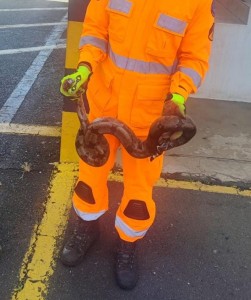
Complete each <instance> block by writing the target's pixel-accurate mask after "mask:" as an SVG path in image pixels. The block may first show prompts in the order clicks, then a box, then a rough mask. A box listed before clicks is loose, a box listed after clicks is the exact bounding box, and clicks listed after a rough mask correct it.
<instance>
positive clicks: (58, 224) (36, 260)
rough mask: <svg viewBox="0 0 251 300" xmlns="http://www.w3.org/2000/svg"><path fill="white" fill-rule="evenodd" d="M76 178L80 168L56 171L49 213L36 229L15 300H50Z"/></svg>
mask: <svg viewBox="0 0 251 300" xmlns="http://www.w3.org/2000/svg"><path fill="white" fill-rule="evenodd" d="M76 176H77V170H76V164H59V165H57V167H56V168H55V170H54V172H53V174H52V178H51V186H50V188H49V193H48V197H47V200H46V202H45V213H44V215H43V218H42V221H41V223H40V224H38V225H36V226H35V227H34V233H33V236H32V238H31V241H30V246H29V250H28V252H27V253H26V255H25V258H24V260H23V263H22V266H21V270H20V275H19V284H18V287H17V288H16V289H15V291H14V292H13V294H12V300H14V299H15V300H42V299H45V298H46V294H47V289H48V281H49V278H50V276H51V275H52V274H53V272H54V266H55V257H56V256H57V254H58V249H57V247H56V244H57V240H58V238H59V237H60V236H62V234H63V232H64V229H65V224H66V223H67V218H68V215H69V209H70V206H71V193H72V188H73V186H74V182H75V178H76Z"/></svg>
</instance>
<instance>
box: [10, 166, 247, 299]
mask: <svg viewBox="0 0 251 300" xmlns="http://www.w3.org/2000/svg"><path fill="white" fill-rule="evenodd" d="M77 175H78V165H77V164H75V163H61V164H58V165H56V166H55V170H54V172H53V174H52V178H51V184H50V187H49V190H48V196H47V199H45V213H44V215H43V218H42V221H41V223H40V224H36V225H35V227H34V230H33V234H32V238H31V241H30V245H29V249H28V251H27V253H26V255H25V257H24V260H23V262H22V266H21V270H20V274H19V281H18V284H17V288H16V289H15V290H14V291H13V294H12V300H27V299H32V300H41V299H46V294H47V292H48V284H49V280H50V277H51V276H52V275H53V273H54V269H55V265H56V257H57V256H58V253H59V249H57V241H58V240H59V239H60V238H62V235H63V233H64V230H65V228H66V224H67V219H68V214H69V210H70V207H71V194H72V191H73V186H74V183H75V181H76V177H77ZM109 180H110V181H118V182H122V181H123V177H122V175H121V173H112V174H111V175H110V177H109ZM157 186H159V187H169V188H174V189H188V190H198V191H202V192H212V193H224V194H234V195H242V196H246V197H251V190H243V191H240V190H238V189H237V188H234V187H222V186H213V185H205V184H202V183H198V182H185V181H176V180H164V179H160V180H159V181H158V183H157Z"/></svg>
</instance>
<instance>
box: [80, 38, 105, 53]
mask: <svg viewBox="0 0 251 300" xmlns="http://www.w3.org/2000/svg"><path fill="white" fill-rule="evenodd" d="M84 45H92V46H95V47H97V48H99V49H100V50H102V51H103V52H104V53H107V45H108V43H107V41H106V40H103V39H100V38H97V37H94V36H83V37H81V39H80V42H79V48H81V47H83V46H84Z"/></svg>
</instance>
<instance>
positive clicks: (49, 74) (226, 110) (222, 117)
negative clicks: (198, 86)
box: [0, 0, 251, 300]
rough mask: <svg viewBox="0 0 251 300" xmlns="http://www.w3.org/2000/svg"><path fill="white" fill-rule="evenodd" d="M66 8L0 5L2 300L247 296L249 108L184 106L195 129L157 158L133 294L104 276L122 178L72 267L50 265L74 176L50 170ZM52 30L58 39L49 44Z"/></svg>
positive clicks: (213, 103) (61, 167)
mask: <svg viewBox="0 0 251 300" xmlns="http://www.w3.org/2000/svg"><path fill="white" fill-rule="evenodd" d="M34 8H37V10H34ZM48 8H53V10H52V9H51V10H49V11H48V10H47V9H48ZM18 9H19V10H18ZM20 9H25V11H24V10H20ZM66 9H67V3H66V2H65V1H64V2H62V1H42V0H35V1H31V0H29V1H27V0H26V1H22V2H20V1H17V0H16V1H7V0H2V1H0V25H1V26H5V27H0V67H1V72H0V80H1V88H0V119H1V120H2V121H1V122H0V138H1V143H0V220H1V222H0V245H1V248H2V250H0V287H1V288H0V299H1V300H10V299H17V300H19V299H20V300H21V299H26V300H36V299H48V300H72V299H74V300H82V299H90V300H92V299H107V300H109V299H139V300H141V299H149V300H150V299H161V300H162V299H167V300H169V299H170V300H174V299H175V300H176V299H177V300H187V299H189V300H190V299H191V300H197V299H198V300H201V299H203V300H204V299H205V300H215V299H220V300H222V299H223V300H225V299H226V300H229V299H234V300H248V299H251V280H250V278H251V256H250V253H251V233H250V228H251V221H250V220H251V150H250V149H251V147H250V146H251V144H250V140H251V139H250V135H251V133H250V125H251V123H250V122H251V121H250V111H251V104H250V103H240V102H238V103H237V102H228V101H218V100H214V99H212V100H210V99H196V98H191V99H190V100H189V102H188V107H187V112H188V114H189V115H190V116H191V117H192V118H193V120H194V121H195V123H196V125H197V127H198V133H197V135H196V137H195V138H194V139H193V140H192V141H191V142H190V143H188V144H187V145H185V146H184V147H180V148H176V149H174V150H172V151H170V152H169V153H167V155H166V157H165V165H164V168H163V174H162V178H161V180H160V181H159V182H158V183H157V185H156V187H155V188H154V199H155V200H156V204H157V216H156V221H155V223H154V225H153V227H152V228H151V229H150V230H149V232H148V234H147V235H146V237H145V238H144V239H143V240H142V241H140V243H139V247H138V257H139V269H140V280H139V283H138V285H137V287H136V288H135V289H134V290H133V291H123V290H120V289H119V288H118V287H117V286H116V283H115V280H114V274H113V258H114V249H115V245H116V238H117V235H116V232H115V230H114V216H115V212H116V208H117V207H118V204H119V202H120V199H121V195H122V192H123V184H122V175H121V174H117V173H115V174H114V176H111V177H110V181H109V192H110V194H109V195H110V210H109V211H108V212H107V213H106V214H105V215H104V216H103V217H102V219H101V225H102V226H101V236H100V239H99V241H98V242H97V244H95V245H94V247H93V248H92V251H90V252H89V253H88V255H87V256H86V258H85V260H84V261H83V262H82V264H81V265H79V266H78V267H76V268H66V267H64V266H63V265H62V264H61V263H60V261H59V258H58V256H59V252H60V249H61V247H62V244H63V240H64V238H65V237H67V235H68V230H67V224H68V222H67V219H68V217H69V215H70V206H71V202H70V201H71V192H72V189H73V186H74V181H75V179H76V176H77V168H78V167H77V165H76V164H75V163H72V164H63V163H59V154H60V135H58V134H55V132H57V130H59V131H60V127H61V113H62V107H63V103H62V102H63V99H62V97H61V95H60V93H59V91H58V87H59V82H60V78H61V77H62V76H63V74H64V57H65V48H64V47H62V46H60V47H58V48H57V45H63V44H64V45H65V42H66V41H65V39H66V31H65V28H64V26H66V24H65V22H64V15H65V14H66V13H67V10H66ZM38 23H41V24H45V23H46V24H47V25H43V26H39V24H38ZM48 23H57V24H54V25H53V24H51V25H48ZM58 23H59V24H58ZM20 24H29V25H32V27H25V26H20ZM13 25H18V27H15V28H13V27H11V26H13ZM56 26H59V27H57V30H58V32H62V34H60V36H57V37H56V38H55V37H54V39H55V40H51V39H50V37H51V36H52V32H55V30H54V29H55V27H56ZM53 30H54V31H53ZM60 30H61V31H60ZM48 41H49V42H50V45H49V47H51V49H50V50H48V49H47V50H45V49H44V48H43V47H44V46H45V45H46V43H48ZM47 45H48V44H47ZM53 47H54V48H53ZM4 51H5V52H4ZM6 51H7V52H6ZM43 51H51V52H43ZM34 61H36V62H37V63H36V68H35V67H34ZM39 68H40V69H39ZM31 70H32V71H31ZM31 74H33V75H34V78H32V76H30V75H31ZM20 82H21V83H22V82H25V87H27V86H29V89H27V90H26V89H25V88H24V87H23V88H22V84H21V87H20ZM16 93H18V95H20V97H18V98H17V101H15V100H13V99H15V98H14V97H13V95H16ZM9 99H11V101H10V102H11V103H13V105H11V106H10V107H11V109H10V107H9V105H6V103H9V102H7V101H8V100H9ZM20 99H23V100H22V101H21V102H20ZM17 103H19V105H17ZM6 116H7V117H6ZM4 118H6V120H7V121H4ZM8 120H9V121H8ZM6 125H7V127H8V128H9V129H8V130H9V131H8V130H7V131H6ZM38 129H39V130H38ZM120 167H121V163H120V158H119V156H118V160H117V168H116V170H119V169H120Z"/></svg>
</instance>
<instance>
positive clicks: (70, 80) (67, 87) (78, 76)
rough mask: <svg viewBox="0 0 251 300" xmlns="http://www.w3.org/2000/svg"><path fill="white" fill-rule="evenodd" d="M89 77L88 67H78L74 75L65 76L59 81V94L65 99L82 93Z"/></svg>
mask: <svg viewBox="0 0 251 300" xmlns="http://www.w3.org/2000/svg"><path fill="white" fill-rule="evenodd" d="M90 75H91V71H90V69H89V68H88V67H86V66H79V67H78V69H77V71H76V72H75V73H73V74H70V75H67V76H65V77H64V78H63V79H62V80H61V86H60V92H61V93H62V94H63V95H64V96H66V97H69V96H76V95H77V94H78V93H83V92H84V91H85V89H86V86H87V82H88V79H89V77H90Z"/></svg>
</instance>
